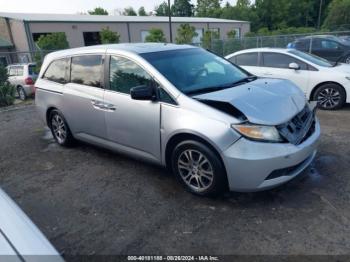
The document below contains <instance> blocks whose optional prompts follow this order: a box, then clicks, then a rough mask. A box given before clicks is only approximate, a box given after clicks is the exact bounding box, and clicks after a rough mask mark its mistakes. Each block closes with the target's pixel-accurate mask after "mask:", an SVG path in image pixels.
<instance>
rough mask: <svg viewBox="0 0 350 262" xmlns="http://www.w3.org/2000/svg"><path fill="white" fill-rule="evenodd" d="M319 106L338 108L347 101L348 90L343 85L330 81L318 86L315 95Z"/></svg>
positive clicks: (331, 108)
mask: <svg viewBox="0 0 350 262" xmlns="http://www.w3.org/2000/svg"><path fill="white" fill-rule="evenodd" d="M313 100H315V101H317V104H318V107H319V108H320V109H323V110H337V109H340V108H342V107H343V106H344V104H345V102H346V92H345V90H344V88H343V87H341V86H339V85H337V84H333V83H329V84H324V85H322V86H320V87H318V88H317V89H316V91H315V94H314V96H313Z"/></svg>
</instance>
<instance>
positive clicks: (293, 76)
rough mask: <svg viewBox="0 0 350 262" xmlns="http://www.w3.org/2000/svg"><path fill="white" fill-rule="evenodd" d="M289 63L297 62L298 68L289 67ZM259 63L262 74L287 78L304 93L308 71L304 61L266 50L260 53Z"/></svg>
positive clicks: (307, 82) (306, 87) (307, 83)
mask: <svg viewBox="0 0 350 262" xmlns="http://www.w3.org/2000/svg"><path fill="white" fill-rule="evenodd" d="M290 63H296V64H298V65H299V67H300V69H299V70H295V69H290V68H289V64H290ZM261 65H262V67H261V75H262V76H264V77H271V78H281V79H288V80H290V81H292V82H293V83H294V84H295V85H297V86H298V87H299V88H300V89H301V90H302V91H303V92H304V94H306V93H307V91H308V85H309V77H310V72H309V71H308V66H307V64H306V63H304V62H302V61H300V60H297V59H296V58H294V57H291V56H288V55H285V54H280V53H273V52H266V53H262V62H261Z"/></svg>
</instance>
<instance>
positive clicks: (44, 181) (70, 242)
mask: <svg viewBox="0 0 350 262" xmlns="http://www.w3.org/2000/svg"><path fill="white" fill-rule="evenodd" d="M318 116H319V118H320V121H321V126H322V137H321V141H320V147H319V153H318V155H317V158H316V160H315V162H314V163H313V165H312V166H311V168H309V169H308V170H306V171H305V172H304V174H303V175H302V176H300V177H298V178H297V179H296V180H293V181H292V182H290V183H288V184H286V185H284V186H282V187H279V188H277V189H273V190H270V191H266V192H260V193H244V194H243V193H228V194H226V195H224V196H221V197H219V198H216V199H210V198H201V197H196V196H194V195H191V194H189V193H187V192H185V191H184V190H183V188H182V187H181V186H180V185H179V184H178V183H177V182H176V180H175V178H174V177H173V176H172V175H171V174H169V173H167V171H166V170H164V169H162V168H160V167H157V166H152V165H149V164H145V163H143V162H138V161H135V160H133V159H130V158H127V157H125V156H122V155H118V154H115V153H112V152H109V151H106V150H103V149H99V148H96V147H93V146H89V145H85V144H79V145H77V146H76V147H74V148H72V149H65V148H61V147H59V146H58V145H56V144H55V143H54V141H53V140H52V137H51V136H50V134H49V133H48V132H47V130H46V129H45V128H44V125H43V123H42V122H41V120H39V119H38V117H37V114H36V112H35V107H34V106H33V105H25V106H17V107H15V108H12V109H11V110H1V112H0V141H1V146H0V186H1V187H2V188H3V189H4V190H5V191H6V192H7V193H8V194H9V195H10V196H11V197H12V198H13V199H14V200H15V201H16V202H17V203H18V204H19V206H20V207H21V208H22V209H23V210H24V211H25V212H26V213H27V214H28V215H29V217H30V218H31V219H32V220H33V222H34V223H35V224H36V225H37V226H38V227H39V228H40V229H41V230H42V231H43V233H44V234H45V235H46V236H47V237H48V239H49V240H50V241H51V242H52V243H53V245H54V246H55V247H56V248H57V250H58V251H59V252H61V253H62V254H65V255H77V254H85V255H87V254H142V255H145V254H203V253H205V254H211V255H223V254H236V255H239V254H256V255H260V254H265V255H275V254H284V255H288V254H293V255H296V254H304V255H311V254H312V255H317V254H318V255H322V254H333V255H339V254H349V253H350V251H349V250H350V208H349V204H350V201H349V200H350V199H349V196H350V195H349V192H350V139H349V138H350V106H348V107H346V108H345V109H343V110H340V111H336V112H326V111H319V112H318Z"/></svg>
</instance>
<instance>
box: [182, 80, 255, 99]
mask: <svg viewBox="0 0 350 262" xmlns="http://www.w3.org/2000/svg"><path fill="white" fill-rule="evenodd" d="M257 78H258V77H257V76H247V77H244V78H242V79H240V80H238V81H235V82H233V83H230V84H225V85H219V86H213V87H208V88H203V89H198V90H192V91H188V92H186V94H187V95H198V94H202V93H210V92H215V91H220V90H223V89H226V88H230V87H234V86H237V85H240V84H243V83H249V82H252V81H254V80H256V79H257Z"/></svg>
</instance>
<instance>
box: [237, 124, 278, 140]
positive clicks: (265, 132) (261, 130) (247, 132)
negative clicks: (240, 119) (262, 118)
mask: <svg viewBox="0 0 350 262" xmlns="http://www.w3.org/2000/svg"><path fill="white" fill-rule="evenodd" d="M232 128H233V129H235V130H236V131H237V132H238V133H240V134H241V135H243V136H245V137H247V138H250V139H254V140H261V141H270V142H282V141H283V140H282V138H281V136H280V134H279V133H278V131H277V129H276V128H275V127H274V126H260V125H252V124H240V125H232Z"/></svg>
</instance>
